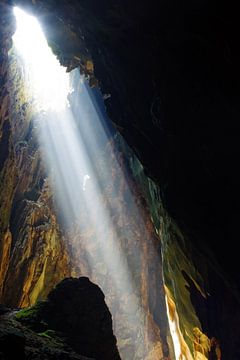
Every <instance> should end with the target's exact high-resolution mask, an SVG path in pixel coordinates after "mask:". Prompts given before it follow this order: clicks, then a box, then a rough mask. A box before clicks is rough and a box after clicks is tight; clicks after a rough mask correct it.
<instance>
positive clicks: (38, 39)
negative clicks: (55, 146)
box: [13, 7, 69, 111]
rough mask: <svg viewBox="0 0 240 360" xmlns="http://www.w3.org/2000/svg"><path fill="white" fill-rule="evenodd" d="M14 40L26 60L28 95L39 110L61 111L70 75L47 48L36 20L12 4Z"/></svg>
mask: <svg viewBox="0 0 240 360" xmlns="http://www.w3.org/2000/svg"><path fill="white" fill-rule="evenodd" d="M14 14H15V17H16V22H17V30H16V32H15V34H14V36H13V42H14V45H15V46H16V48H17V50H18V51H19V52H20V53H21V55H22V58H23V60H24V63H25V72H26V75H27V76H26V77H27V82H28V84H27V85H28V86H29V87H30V90H31V95H32V96H33V97H34V99H35V102H36V104H37V107H38V109H39V110H40V109H42V110H47V109H51V110H54V111H59V110H62V109H63V108H64V107H66V105H67V95H68V93H69V75H68V74H67V73H66V70H65V68H64V67H62V66H61V65H60V64H59V62H58V60H57V58H56V57H55V56H54V55H53V53H52V51H51V49H50V48H49V46H48V44H47V41H46V39H45V36H44V34H43V31H42V29H41V26H40V25H39V23H38V21H37V19H36V18H35V17H33V16H31V15H28V14H27V13H25V12H24V11H22V10H21V9H19V8H17V7H15V8H14Z"/></svg>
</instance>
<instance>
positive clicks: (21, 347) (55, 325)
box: [0, 278, 120, 360]
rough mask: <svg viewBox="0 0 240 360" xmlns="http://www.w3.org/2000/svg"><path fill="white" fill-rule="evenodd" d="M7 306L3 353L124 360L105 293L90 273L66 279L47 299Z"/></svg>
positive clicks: (7, 357) (0, 332)
mask: <svg viewBox="0 0 240 360" xmlns="http://www.w3.org/2000/svg"><path fill="white" fill-rule="evenodd" d="M6 311H7V310H5V315H2V317H1V318H0V320H1V325H0V358H1V359H4V360H12V359H14V358H15V357H14V356H17V357H18V358H19V359H29V358H31V359H39V358H41V359H66V360H67V359H90V358H91V359H96V360H97V359H99V360H100V359H106V360H107V359H109V360H114V359H115V360H120V356H119V354H118V350H117V346H116V338H115V336H114V335H113V331H112V319H111V314H110V312H109V310H108V307H107V305H106V303H105V301H104V295H103V293H102V291H101V290H100V288H99V287H98V286H97V285H95V284H93V283H91V282H90V281H89V279H88V278H79V279H74V278H68V279H64V280H63V281H62V282H60V283H59V284H58V285H57V287H56V288H55V289H54V290H53V291H51V292H50V294H49V295H48V298H47V300H46V301H44V302H40V303H37V304H36V305H35V306H33V307H32V308H29V309H26V310H22V311H18V312H15V313H11V311H10V310H9V312H6ZM0 316H1V315H0ZM19 322H20V324H19ZM84 355H85V356H84ZM1 356H2V357H1Z"/></svg>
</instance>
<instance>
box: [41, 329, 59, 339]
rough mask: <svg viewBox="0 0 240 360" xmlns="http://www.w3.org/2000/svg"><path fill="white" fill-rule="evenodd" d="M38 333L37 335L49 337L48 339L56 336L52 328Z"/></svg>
mask: <svg viewBox="0 0 240 360" xmlns="http://www.w3.org/2000/svg"><path fill="white" fill-rule="evenodd" d="M38 335H39V336H43V337H46V338H49V339H53V338H55V337H56V333H55V331H54V330H50V329H48V330H46V331H44V332H42V333H39V334H38Z"/></svg>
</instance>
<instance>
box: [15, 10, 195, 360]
mask: <svg viewBox="0 0 240 360" xmlns="http://www.w3.org/2000/svg"><path fill="white" fill-rule="evenodd" d="M14 15H15V17H16V24H17V28H16V32H15V34H14V35H13V43H14V45H15V49H16V51H17V61H18V63H19V67H20V68H21V71H22V78H23V85H24V86H25V89H26V90H25V91H26V92H27V93H28V95H27V96H28V99H31V100H30V101H31V106H30V107H31V111H32V113H33V116H32V117H33V125H32V126H33V128H34V131H35V133H36V134H37V139H36V140H37V142H38V145H39V147H40V151H41V156H42V159H43V167H44V168H45V171H46V173H45V174H46V175H45V176H46V177H48V178H49V185H46V183H47V181H48V180H47V179H46V178H45V179H44V182H43V185H42V186H43V187H44V186H46V187H47V186H49V187H50V189H51V190H50V191H51V193H52V195H51V196H52V199H53V203H54V207H55V211H56V214H57V215H56V219H57V221H58V222H59V224H60V227H61V232H62V233H63V234H64V237H65V239H66V240H65V241H66V247H67V250H68V252H69V257H70V259H69V260H70V262H71V267H72V268H70V273H72V274H74V275H78V276H79V275H82V276H88V277H89V278H90V279H91V280H92V281H94V282H95V283H97V284H98V285H100V286H101V288H102V289H103V291H104V293H105V294H106V301H107V304H108V306H109V307H110V310H111V311H112V313H113V329H114V332H115V334H116V336H117V340H118V346H119V350H120V354H121V356H122V358H123V359H130V358H131V359H132V358H133V357H134V358H136V359H137V358H141V359H142V358H147V357H150V358H154V359H155V358H162V357H163V356H168V351H169V350H168V347H169V341H170V340H169V339H167V336H169V335H170V334H167V332H168V326H167V310H166V304H165V297H164V294H163V279H162V269H161V253H160V251H159V246H158V244H156V237H157V234H156V233H155V229H154V224H150V223H151V219H148V217H150V214H148V210H147V209H145V206H146V204H144V203H141V202H140V201H139V199H138V198H139V196H140V192H139V191H138V189H135V188H134V180H133V177H132V174H131V169H129V166H128V165H127V163H126V160H125V159H124V157H125V156H126V151H127V152H129V153H130V149H128V148H127V145H126V144H125V143H124V140H123V139H122V138H121V136H120V135H119V134H118V132H117V131H116V129H114V128H113V126H112V125H111V124H110V122H109V119H108V118H107V116H106V112H105V109H104V103H103V99H102V94H101V93H100V91H99V90H97V89H91V88H90V86H89V84H88V81H87V79H86V78H85V77H84V76H82V75H80V73H79V70H78V69H75V70H72V71H71V72H66V68H64V67H63V66H61V65H60V63H59V62H58V60H57V58H56V56H55V55H54V54H53V53H52V50H51V49H50V47H49V46H48V43H47V40H46V38H45V36H44V34H43V31H42V29H41V26H40V24H39V22H38V21H37V19H36V18H35V17H33V16H31V15H29V14H27V13H25V12H24V11H23V10H21V9H20V8H16V7H15V8H14ZM126 149H127V150H126ZM132 156H133V155H132ZM121 197H122V198H121ZM48 221H51V220H46V222H45V223H44V224H43V225H42V223H41V222H40V223H39V225H38V224H37V225H38V226H45V224H46V226H47V223H48ZM89 227H90V229H91V230H90V231H89V229H88V228H89ZM86 229H87V230H86ZM144 237H146V238H145V239H144ZM131 241H134V242H135V245H134V250H133V252H132V250H131V247H132V245H130V242H131ZM144 241H147V242H148V244H147V246H145V245H144ZM38 251H39V253H38V254H37V255H38V256H41V249H40V250H38ZM149 257H150V259H151V275H152V277H153V279H151V281H153V282H154V286H156V289H155V291H156V293H157V294H156V295H155V296H156V297H157V299H153V295H152V294H151V293H150V289H147V288H144V287H146V286H147V284H146V280H147V279H148V278H149V276H150V273H149V268H148V265H147V264H146V263H145V262H146V260H147V258H149ZM47 261H51V260H50V259H49V257H47ZM46 266H47V265H44V267H43V269H42V274H41V276H40V277H39V279H38V281H37V284H36V286H35V290H34V292H33V293H32V294H31V296H30V303H29V302H28V300H27V299H26V298H25V300H24V298H23V299H22V301H21V306H26V305H30V304H34V303H35V301H36V300H37V299H38V298H40V299H41V298H42V296H43V293H42V291H44V289H42V287H44V285H43V282H44V280H43V279H44V277H48V276H51V275H49V274H48V273H47V270H46ZM161 292H162V293H161ZM158 297H161V298H158ZM154 302H157V303H158V304H159V305H160V307H161V314H160V316H159V315H158V314H157V312H159V309H158V308H157V306H156V305H155V304H154ZM149 303H153V305H151V304H149ZM120 318H122V319H123V320H121V319H120ZM159 319H160V320H159ZM160 327H161V336H160V334H159V328H160ZM170 330H171V329H170ZM126 333H129V336H130V339H131V340H130V343H129V344H128V346H127V347H126V346H124V338H125V336H126ZM174 340H175V344H177V342H178V341H179V339H178V334H177V336H175V337H174ZM161 343H163V346H162V345H161ZM179 348H180V345H178V344H177V347H175V351H176V356H177V357H179V356H180V354H181V351H180V350H179ZM189 354H190V353H189Z"/></svg>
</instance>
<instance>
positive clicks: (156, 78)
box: [0, 0, 240, 360]
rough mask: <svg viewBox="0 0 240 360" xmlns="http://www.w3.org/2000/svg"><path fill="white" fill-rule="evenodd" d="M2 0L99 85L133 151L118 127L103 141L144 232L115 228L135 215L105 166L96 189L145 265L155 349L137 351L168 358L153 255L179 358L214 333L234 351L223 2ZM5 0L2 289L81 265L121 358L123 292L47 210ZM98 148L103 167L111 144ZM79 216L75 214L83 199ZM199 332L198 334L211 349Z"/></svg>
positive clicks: (16, 301)
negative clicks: (107, 182) (104, 183)
mask: <svg viewBox="0 0 240 360" xmlns="http://www.w3.org/2000/svg"><path fill="white" fill-rule="evenodd" d="M14 4H18V5H21V6H22V7H23V8H26V9H28V10H30V11H31V12H33V13H34V14H36V15H37V16H38V17H39V19H40V21H41V23H42V24H43V26H44V31H45V33H46V36H47V39H48V41H49V45H50V46H51V47H52V49H53V51H54V52H55V53H56V54H57V56H58V58H59V60H60V62H61V63H62V64H63V65H65V66H67V67H68V69H69V70H71V69H72V68H74V67H80V70H81V72H83V73H85V74H86V76H88V78H89V82H90V84H91V85H96V84H98V85H99V87H100V89H101V91H102V93H103V94H110V95H111V97H110V98H108V99H107V100H106V102H105V104H106V108H107V112H108V116H109V117H110V119H111V121H112V122H113V123H114V124H115V126H116V129H117V130H118V131H119V132H120V133H121V134H122V136H123V138H124V139H125V140H126V141H127V143H128V145H129V146H130V147H131V149H132V150H133V151H134V154H135V155H134V154H133V152H132V151H131V150H130V149H129V148H128V147H127V146H126V145H124V143H123V142H122V140H121V137H120V136H117V137H116V139H115V140H114V141H115V142H116V143H117V148H118V157H119V158H121V159H122V161H123V163H124V164H125V165H126V166H127V167H128V168H129V171H130V173H131V176H132V177H131V191H133V192H134V194H135V197H136V199H137V201H139V202H143V203H144V208H145V211H144V213H143V218H144V219H145V222H146V223H147V224H148V227H147V228H148V232H147V233H146V234H144V236H142V234H141V233H140V232H139V229H135V228H134V226H135V225H134V222H132V223H131V222H130V224H128V226H129V228H127V227H126V219H128V220H129V219H131V217H134V214H132V213H131V211H130V210H131V209H128V208H127V202H123V203H122V202H121V201H119V199H120V198H122V197H123V196H124V194H125V191H126V189H125V186H124V184H120V183H117V182H116V179H117V178H118V176H117V174H114V171H113V184H114V185H112V186H113V187H114V188H112V189H111V188H110V189H108V192H107V193H105V194H104V196H105V197H106V199H107V201H109V202H110V203H112V204H114V206H115V208H116V214H120V213H121V212H122V209H121V207H123V208H124V212H125V214H126V219H121V221H122V224H123V226H122V225H121V224H119V229H120V230H121V229H122V228H123V229H122V232H123V234H122V237H121V239H122V244H121V246H123V247H125V250H126V251H127V256H129V257H132V256H133V252H134V251H135V247H136V246H138V247H139V249H140V250H139V254H140V253H141V254H142V253H144V252H145V253H144V254H145V255H144V256H143V257H142V259H141V261H140V262H139V264H140V265H139V268H137V269H135V270H136V274H138V276H139V275H140V274H146V276H145V278H144V276H142V277H141V276H140V278H139V277H138V278H136V282H137V283H138V284H139V287H138V291H139V292H140V293H141V294H142V298H143V301H144V304H145V307H146V309H147V310H148V314H149V317H148V319H147V320H146V321H149V326H152V328H153V329H154V330H153V343H154V346H153V349H155V350H154V351H155V353H152V355H151V354H150V353H149V354H150V355H149V360H150V359H153V360H154V359H158V358H161V356H162V357H163V356H165V358H167V357H170V358H173V355H172V353H171V343H170V340H169V337H170V336H169V329H168V325H167V324H166V323H165V322H166V319H164V316H160V315H161V313H163V312H164V311H165V304H164V294H163V283H162V277H161V271H162V270H161V269H162V267H163V273H164V285H165V290H166V294H167V300H168V301H167V302H168V307H169V313H170V318H171V317H172V319H175V320H176V316H177V317H178V320H177V321H179V329H180V332H181V334H180V336H182V349H181V351H182V354H183V355H184V353H186V351H187V350H186V349H187V348H189V349H190V352H191V354H192V355H187V358H189V359H190V356H193V358H196V359H197V356H199V358H200V359H201V357H200V354H202V356H205V358H209V359H218V360H219V359H220V358H221V357H219V356H220V355H219V353H220V350H219V343H220V348H221V354H222V359H230V360H235V359H236V360H237V359H239V358H240V353H239V345H240V344H239V340H238V339H239V338H240V334H239V326H238V324H239V320H240V305H239V304H240V303H239V298H240V297H239V271H238V252H237V251H236V245H235V244H236V241H237V238H238V236H239V234H238V227H237V220H238V216H239V186H238V184H239V180H240V179H239V175H238V173H237V164H238V159H239V146H238V138H237V137H238V135H239V120H238V118H239V113H240V110H239V83H240V82H239V80H240V79H239V77H240V73H239V67H238V63H239V55H240V53H239V47H238V39H237V37H238V21H237V20H238V19H237V11H236V9H235V4H234V3H233V2H232V1H230V2H228V4H227V5H226V4H224V2H220V3H217V2H215V1H211V2H207V1H204V0H202V1H192V2H190V1H184V2H177V1H174V0H172V1H167V2H166V1H154V0H150V1H139V2H138V3H137V4H136V2H134V1H123V0H122V1H120V0H117V1H111V0H109V1H106V0H102V1H96V0H90V1H74V0H71V1H63V0H61V1H53V0H51V1H44V0H40V1H23V0H22V1H21V0H19V1H15V2H14ZM12 5H13V2H10V1H1V2H0V22H1V23H0V40H1V49H0V51H1V53H0V85H1V89H0V188H1V192H0V236H1V243H0V294H1V302H5V303H7V304H8V305H10V306H28V305H31V304H33V303H34V302H35V301H36V300H37V299H38V298H45V297H46V295H47V293H48V292H49V290H50V289H52V288H53V286H54V285H55V284H57V283H58V282H59V281H60V280H61V279H63V278H65V277H66V276H70V275H77V276H78V275H87V276H90V277H91V279H93V281H94V282H95V283H97V284H98V285H99V286H101V288H102V289H103V291H104V293H105V295H106V299H107V300H108V306H109V307H110V310H111V312H112V315H113V319H114V322H115V324H116V325H115V326H116V327H115V329H114V331H115V334H116V335H117V338H118V346H119V348H120V353H121V352H122V354H123V355H124V356H123V359H124V358H126V359H128V358H129V359H132V358H133V357H131V356H130V357H127V356H128V355H127V354H130V353H134V352H135V353H136V349H134V348H132V349H131V346H132V344H133V343H134V342H135V344H138V343H137V342H136V334H134V329H131V334H126V333H124V334H122V335H121V333H122V329H123V328H124V316H123V312H121V304H124V301H125V302H127V299H128V296H129V295H130V294H127V293H126V294H123V297H125V300H124V299H118V300H116V299H112V298H111V293H110V292H109V288H111V284H108V283H107V280H106V279H108V276H107V275H106V273H105V269H104V264H96V267H95V269H93V270H92V269H90V268H89V266H88V264H87V262H86V257H85V256H84V252H85V251H86V248H84V246H83V247H79V252H78V253H75V258H74V256H72V253H71V248H70V246H69V242H68V238H72V239H74V241H75V242H76V243H78V241H79V239H85V240H86V239H87V240H88V244H90V245H89V246H90V247H91V244H92V248H91V249H90V250H89V251H90V253H91V255H92V256H93V257H94V251H96V252H97V251H98V248H97V247H96V248H95V247H94V246H93V242H92V243H91V240H93V239H94V232H93V233H91V231H89V232H87V231H86V232H85V233H81V230H80V229H81V226H80V228H78V227H77V226H76V228H72V229H68V230H65V229H63V228H62V226H61V222H60V221H59V219H58V213H57V210H56V208H55V207H54V200H53V198H52V193H51V188H50V185H49V178H48V176H47V174H46V171H45V169H44V166H43V164H42V159H41V155H40V151H39V146H38V144H37V141H36V132H37V129H36V128H35V127H34V126H33V116H34V114H33V113H32V109H31V106H30V105H29V103H30V99H29V98H28V94H27V92H25V91H24V90H23V86H22V80H21V73H20V70H19V68H18V67H17V66H16V62H15V61H14V56H13V55H11V52H10V53H9V51H10V49H11V46H12V44H11V36H12V34H13V32H14V20H13V18H12V13H11V11H12V7H11V6H12ZM92 64H93V66H94V72H93V67H92ZM106 152H107V153H108V156H109V159H110V160H109V166H112V163H111V158H112V157H111V156H112V152H113V148H112V146H111V144H107V147H106ZM136 156H137V157H138V159H139V160H140V162H139V160H137V159H136ZM96 161H97V162H98V163H99V164H100V163H101V161H100V159H96ZM100 170H101V169H100ZM113 170H114V169H113ZM146 175H147V176H146ZM113 194H114V195H113ZM116 194H117V196H116ZM125 195H126V197H127V194H125ZM116 214H115V215H116ZM151 219H152V221H151ZM82 222H83V224H85V223H86V219H84V209H83V216H82ZM123 230H125V232H126V233H125V234H124V231H123ZM126 239H127V240H126ZM82 243H83V244H84V241H83V240H82ZM150 243H151V244H154V246H155V248H156V249H157V253H158V255H159V254H160V253H161V255H162V263H161V261H160V257H158V259H159V262H158V260H157V259H155V258H154V256H156V255H155V254H152V253H151V251H150V250H149V249H150V245H149V244H150ZM160 244H161V249H160V248H159V246H160ZM148 246H149V249H148ZM36 254H38V256H36ZM39 254H40V255H39ZM79 259H80V261H79ZM149 264H153V266H152V268H151V267H150V266H149ZM145 268H148V271H146V272H144V271H143V269H145ZM141 270H142V271H141ZM159 314H160V315H159ZM159 329H160V335H159ZM204 334H206V335H207V337H208V338H209V339H210V340H211V351H209V349H207V348H206V347H207V346H208V345H206V346H205V344H206V343H207V344H209V343H208V341H209V340H206V337H205V335H204ZM123 335H124V336H123ZM121 336H122V338H121ZM119 339H120V341H119ZM159 339H161V340H160V341H159ZM145 340H146V339H145ZM146 342H147V340H146ZM129 344H130V345H129ZM144 346H145V342H142V347H141V346H140V347H139V350H138V351H139V353H138V354H137V356H138V357H136V358H138V359H143V358H144V359H145V358H147V355H146V354H145V353H144V349H143V348H144ZM209 346H210V345H209ZM217 354H218V355H217ZM151 356H152V357H151Z"/></svg>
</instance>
